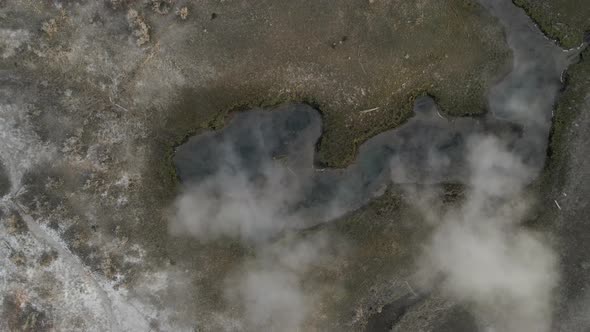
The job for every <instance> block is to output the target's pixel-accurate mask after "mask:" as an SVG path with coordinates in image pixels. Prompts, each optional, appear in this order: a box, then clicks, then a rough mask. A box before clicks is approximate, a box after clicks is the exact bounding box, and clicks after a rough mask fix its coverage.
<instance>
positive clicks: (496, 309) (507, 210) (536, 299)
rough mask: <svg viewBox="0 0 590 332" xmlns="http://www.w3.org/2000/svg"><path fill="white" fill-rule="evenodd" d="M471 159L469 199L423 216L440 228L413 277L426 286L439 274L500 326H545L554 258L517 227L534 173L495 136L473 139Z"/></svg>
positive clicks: (489, 321) (446, 287) (532, 328)
mask: <svg viewBox="0 0 590 332" xmlns="http://www.w3.org/2000/svg"><path fill="white" fill-rule="evenodd" d="M468 160H469V165H470V170H471V175H470V178H469V181H468V185H469V187H470V190H469V192H468V194H467V195H466V197H467V199H466V201H465V202H464V203H462V204H461V205H460V206H459V207H456V208H452V209H450V210H449V211H446V212H444V213H443V214H442V215H441V216H436V215H433V214H425V216H427V217H428V218H430V219H431V220H430V222H432V223H435V224H436V225H437V228H436V230H435V231H434V234H433V236H432V239H431V242H430V243H428V244H427V245H426V246H425V250H424V254H423V256H422V258H421V259H420V260H419V263H418V266H419V269H418V273H417V276H418V278H419V279H420V281H421V283H422V285H423V286H426V287H433V286H435V285H437V282H438V281H440V280H442V282H441V284H440V285H437V286H440V287H441V288H442V289H443V290H444V291H446V292H447V293H448V294H449V295H450V296H451V297H452V298H454V299H456V300H458V301H460V302H462V303H465V304H474V305H475V307H476V309H477V312H476V313H478V314H479V318H480V319H481V321H483V322H486V323H485V324H487V325H489V326H490V327H493V328H494V329H495V330H497V331H524V332H526V331H531V332H532V331H548V330H549V327H550V326H551V325H550V324H551V296H552V291H553V289H554V287H555V285H556V283H557V280H558V274H557V260H556V257H555V255H554V253H553V251H552V250H551V248H550V247H549V246H548V245H547V244H546V241H545V240H544V239H543V238H542V237H541V235H540V234H536V233H534V232H532V231H530V230H527V229H525V228H523V227H521V226H520V223H521V222H522V219H523V217H524V216H525V214H526V213H527V209H528V208H529V207H530V202H529V201H530V199H529V198H528V197H527V196H526V195H525V194H524V192H523V190H524V188H525V185H526V184H528V183H530V180H531V177H532V176H533V174H535V173H534V172H532V171H531V169H530V168H529V167H527V166H526V165H525V164H524V163H523V162H522V160H521V159H520V158H519V157H518V156H517V155H515V154H514V153H511V152H510V151H509V150H508V149H507V148H506V147H505V146H504V144H503V143H502V142H501V141H499V140H498V139H496V138H494V137H474V138H473V139H472V140H471V144H470V152H469V157H468ZM427 208H428V207H426V206H424V207H423V209H427ZM435 217H439V218H440V219H438V220H432V218H435Z"/></svg>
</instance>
